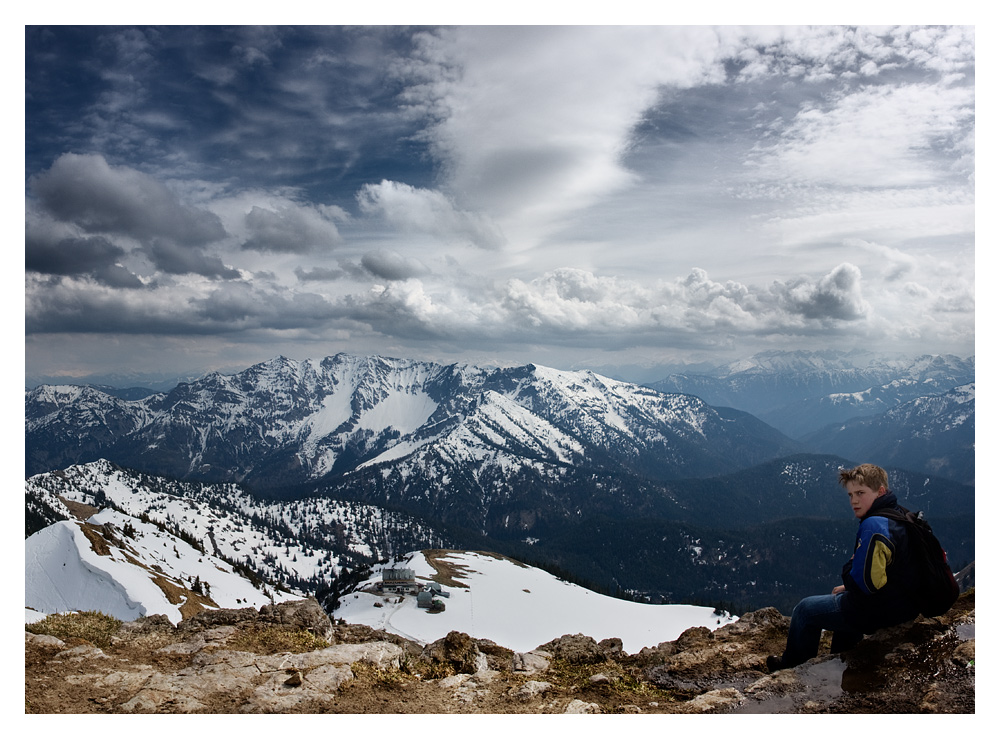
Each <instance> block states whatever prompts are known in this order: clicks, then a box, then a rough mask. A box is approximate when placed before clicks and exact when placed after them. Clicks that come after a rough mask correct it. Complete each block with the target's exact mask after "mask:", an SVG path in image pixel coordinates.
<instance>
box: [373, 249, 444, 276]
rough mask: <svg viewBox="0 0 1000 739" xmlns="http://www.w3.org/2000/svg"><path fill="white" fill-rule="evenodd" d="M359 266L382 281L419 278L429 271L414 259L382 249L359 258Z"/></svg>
mask: <svg viewBox="0 0 1000 739" xmlns="http://www.w3.org/2000/svg"><path fill="white" fill-rule="evenodd" d="M361 264H362V265H363V266H364V268H365V269H367V270H368V271H369V272H371V273H372V274H373V275H375V276H376V277H380V278H381V279H383V280H406V279H409V278H411V277H420V276H421V275H425V274H427V273H428V272H429V271H430V270H428V269H427V267H426V266H425V265H424V264H422V263H421V262H419V261H418V260H416V259H412V258H409V257H404V256H402V255H401V254H397V253H396V252H393V251H386V250H384V249H380V250H378V251H373V252H369V253H368V254H365V255H364V256H363V257H362V258H361Z"/></svg>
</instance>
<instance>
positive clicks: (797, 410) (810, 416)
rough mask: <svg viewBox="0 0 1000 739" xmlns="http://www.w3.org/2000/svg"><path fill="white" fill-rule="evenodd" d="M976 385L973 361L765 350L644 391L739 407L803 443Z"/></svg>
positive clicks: (671, 378)
mask: <svg viewBox="0 0 1000 739" xmlns="http://www.w3.org/2000/svg"><path fill="white" fill-rule="evenodd" d="M975 379H976V364H975V358H973V357H969V358H966V359H962V358H959V357H955V356H951V355H945V356H936V355H935V356H931V355H925V356H921V357H917V358H915V359H909V358H907V359H902V358H895V359H887V358H880V357H866V358H864V359H860V358H858V357H855V356H853V355H848V354H843V353H841V352H833V351H830V352H764V353H761V354H757V355H755V356H754V357H752V358H751V359H749V360H743V361H740V362H732V363H729V364H724V365H720V366H718V367H716V368H715V369H713V370H710V371H701V372H698V373H676V374H672V375H670V376H668V377H666V378H664V379H662V380H660V381H658V382H652V383H649V387H652V388H653V389H655V390H659V391H660V392H664V393H691V394H692V395H697V396H698V397H699V398H701V399H702V400H704V401H705V402H706V403H709V404H710V405H714V406H728V407H732V408H739V409H740V410H743V411H746V412H748V413H752V414H753V415H755V416H757V417H758V418H760V419H761V420H762V421H765V422H766V423H768V424H770V425H771V426H774V427H775V428H776V429H778V430H780V431H781V432H782V433H784V434H787V435H788V436H789V437H791V438H793V439H802V438H803V437H805V436H807V435H808V434H810V433H812V432H814V431H818V430H819V429H821V428H823V427H825V426H828V425H830V424H833V423H840V422H843V421H847V420H849V419H852V418H855V417H860V416H875V415H878V414H880V413H884V412H885V411H887V410H889V409H891V408H893V407H895V406H897V405H899V404H900V403H904V402H906V401H909V400H914V399H916V398H919V397H924V396H930V395H939V394H941V393H945V392H948V391H950V390H951V389H952V388H955V387H958V386H960V385H967V384H969V383H974V382H975Z"/></svg>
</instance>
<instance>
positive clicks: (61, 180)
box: [28, 154, 226, 246]
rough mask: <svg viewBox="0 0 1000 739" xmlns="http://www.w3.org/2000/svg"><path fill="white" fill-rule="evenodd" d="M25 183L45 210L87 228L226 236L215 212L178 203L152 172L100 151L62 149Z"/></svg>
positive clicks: (185, 240)
mask: <svg viewBox="0 0 1000 739" xmlns="http://www.w3.org/2000/svg"><path fill="white" fill-rule="evenodd" d="M28 186H29V189H30V190H31V193H32V194H33V195H34V196H35V197H36V198H37V200H38V202H39V204H40V205H41V207H42V208H43V209H44V210H45V211H47V212H48V213H49V214H51V215H52V216H54V217H55V218H57V219H59V220H61V221H65V222H67V223H72V224H74V225H76V226H78V227H80V228H81V229H83V230H84V231H86V232H88V233H113V234H118V235H121V236H128V237H131V238H134V239H136V240H139V241H143V240H146V239H152V238H166V239H170V240H171V241H174V242H176V243H178V244H185V245H189V246H193V245H204V244H208V243H211V242H213V241H217V240H219V239H222V238H224V237H225V236H226V231H225V229H224V228H223V227H222V222H221V221H220V220H219V217H218V216H216V215H215V214H214V213H210V212H208V211H206V210H201V209H199V208H195V207H192V206H189V205H184V204H182V203H181V202H180V200H179V199H178V197H177V196H176V195H175V194H174V193H172V192H171V191H170V190H169V189H167V187H165V186H164V185H163V184H161V183H160V182H158V181H157V180H155V179H153V178H152V177H150V176H148V175H146V174H143V173H142V172H139V171H138V170H135V169H131V168H129V167H112V166H110V165H109V164H108V163H107V161H105V159H104V157H102V156H99V155H80V154H64V155H62V156H61V157H59V158H58V159H57V160H56V161H55V162H54V163H53V164H52V166H51V167H50V168H49V169H48V170H46V171H44V172H41V173H39V174H37V175H34V176H32V177H30V178H29V179H28Z"/></svg>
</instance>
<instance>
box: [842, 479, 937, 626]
mask: <svg viewBox="0 0 1000 739" xmlns="http://www.w3.org/2000/svg"><path fill="white" fill-rule="evenodd" d="M896 505H897V503H896V496H895V494H894V493H886V494H885V495H883V496H881V497H879V498H876V499H875V502H874V503H872V507H871V509H870V510H869V511H868V514H867V515H866V516H865V517H864V518H862V519H861V521H860V523H859V524H858V537H857V541H856V542H855V545H854V556H852V557H851V559H850V561H849V562H847V564H845V565H844V569H843V572H842V575H841V577H842V579H843V582H844V586H845V587H846V588H847V593H846V594H845V596H844V598H843V599H842V600H841V610H842V611H843V613H844V616H845V617H846V618H847V620H848V621H849V622H850V623H852V624H853V625H854V626H855V627H856V628H858V630H860V631H863V632H864V633H866V634H871V633H873V632H874V631H875V630H876V629H881V628H885V627H887V626H895V625H896V624H901V623H903V622H905V621H909V620H910V619H913V618H916V617H917V615H918V613H919V610H920V609H919V606H918V605H917V597H916V596H917V593H918V585H917V573H916V571H915V570H914V567H913V565H912V564H911V562H910V550H909V543H908V541H907V534H906V528H905V526H904V525H903V524H902V523H900V522H899V521H893V520H891V519H888V518H886V517H885V516H880V515H878V512H879V511H880V510H884V509H885V508H890V507H891V508H895V507H896Z"/></svg>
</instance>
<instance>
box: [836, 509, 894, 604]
mask: <svg viewBox="0 0 1000 739" xmlns="http://www.w3.org/2000/svg"><path fill="white" fill-rule="evenodd" d="M895 553H896V547H895V544H894V543H893V541H892V536H891V534H890V533H889V520H888V519H887V518H886V517H885V516H870V517H868V518H866V519H865V520H864V521H862V522H861V525H860V527H859V528H858V542H857V546H856V547H855V549H854V557H852V558H851V561H850V562H849V563H848V564H847V566H845V567H844V578H843V579H844V585H845V586H847V588H848V590H851V591H853V592H860V593H861V594H863V595H872V594H873V593H876V592H878V591H879V590H881V589H882V588H883V587H885V585H886V583H887V582H888V581H889V578H888V574H887V573H888V569H889V565H890V564H891V563H892V558H893V556H894V555H895Z"/></svg>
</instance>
